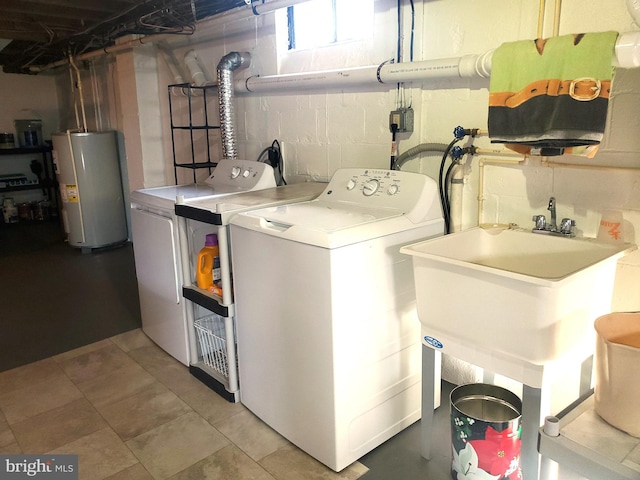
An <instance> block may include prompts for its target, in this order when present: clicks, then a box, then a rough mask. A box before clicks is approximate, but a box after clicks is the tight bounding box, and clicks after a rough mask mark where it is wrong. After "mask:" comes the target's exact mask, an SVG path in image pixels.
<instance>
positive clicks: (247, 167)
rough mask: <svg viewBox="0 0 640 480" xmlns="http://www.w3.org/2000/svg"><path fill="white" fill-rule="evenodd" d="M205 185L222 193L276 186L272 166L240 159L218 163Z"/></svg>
mask: <svg viewBox="0 0 640 480" xmlns="http://www.w3.org/2000/svg"><path fill="white" fill-rule="evenodd" d="M205 183H207V184H208V185H211V186H212V187H213V189H214V190H218V191H221V192H222V193H229V192H234V191H250V190H261V189H263V188H273V187H275V186H276V182H275V175H274V171H273V167H271V165H268V164H266V163H262V162H256V161H251V160H238V159H225V160H221V161H220V162H218V165H217V166H216V168H215V170H214V171H213V173H212V174H211V176H210V177H209V178H208V179H207V180H206V181H205Z"/></svg>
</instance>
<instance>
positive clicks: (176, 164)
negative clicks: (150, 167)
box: [168, 83, 220, 184]
mask: <svg viewBox="0 0 640 480" xmlns="http://www.w3.org/2000/svg"><path fill="white" fill-rule="evenodd" d="M215 88H217V86H216V85H205V86H202V87H198V86H194V85H191V84H189V83H177V84H173V85H169V87H168V93H169V117H170V119H171V146H172V152H173V172H174V177H175V182H176V184H177V183H178V168H188V169H191V170H192V171H193V182H194V183H196V170H199V169H202V168H206V169H208V172H209V174H211V172H212V168H213V167H215V166H216V165H217V164H218V162H217V161H213V160H212V159H211V142H210V138H209V132H210V131H211V130H219V129H220V126H219V125H212V124H211V123H210V122H209V112H208V108H207V99H208V98H210V96H209V97H208V96H207V95H208V92H209V91H210V90H211V89H215ZM174 91H180V92H181V93H182V95H181V96H176V95H174V94H173V92H174ZM196 92H201V93H196ZM177 98H178V99H186V101H187V104H188V112H189V122H188V124H187V125H176V124H175V123H174V105H173V102H174V101H176V99H177ZM194 99H197V100H198V102H200V101H201V102H202V119H201V120H202V121H201V122H199V123H194V105H193V104H194ZM180 131H182V132H186V133H187V134H188V136H189V141H190V144H191V161H184V160H182V159H180V160H179V159H178V158H177V156H176V132H180ZM198 131H203V132H204V137H205V144H206V157H205V158H206V160H205V161H196V150H195V138H194V133H195V132H198Z"/></svg>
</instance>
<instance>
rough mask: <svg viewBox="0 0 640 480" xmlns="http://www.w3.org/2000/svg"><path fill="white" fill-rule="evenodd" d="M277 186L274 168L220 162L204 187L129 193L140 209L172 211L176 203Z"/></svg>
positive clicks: (190, 185) (243, 161)
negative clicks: (177, 201)
mask: <svg viewBox="0 0 640 480" xmlns="http://www.w3.org/2000/svg"><path fill="white" fill-rule="evenodd" d="M275 186H276V182H275V176H274V172H273V167H271V165H267V164H266V163H261V162H255V161H251V160H238V159H225V160H221V161H220V162H219V163H218V165H217V166H216V168H215V170H214V171H213V173H212V174H211V175H210V176H209V178H207V180H205V182H204V183H193V184H186V185H168V186H163V187H152V188H145V189H142V190H136V191H135V192H132V193H131V201H132V202H133V203H137V204H140V205H146V206H150V207H157V208H162V209H170V210H173V209H174V206H175V203H176V200H177V199H180V200H183V199H194V198H201V197H207V198H215V197H220V196H222V195H233V194H237V193H241V192H250V191H255V190H261V189H265V188H273V187H275Z"/></svg>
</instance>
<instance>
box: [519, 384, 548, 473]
mask: <svg viewBox="0 0 640 480" xmlns="http://www.w3.org/2000/svg"><path fill="white" fill-rule="evenodd" d="M548 395H549V393H548V392H546V396H548ZM544 400H548V399H543V389H542V388H534V387H530V386H528V385H522V450H521V453H520V465H521V468H522V478H525V479H526V480H537V479H538V478H540V477H539V475H540V455H539V454H538V429H539V428H540V416H541V412H542V410H543V409H544V411H548V403H549V402H548V401H544Z"/></svg>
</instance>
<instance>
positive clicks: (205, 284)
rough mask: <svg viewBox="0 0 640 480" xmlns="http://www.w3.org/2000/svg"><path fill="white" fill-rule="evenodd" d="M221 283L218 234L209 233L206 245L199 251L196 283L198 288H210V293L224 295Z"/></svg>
mask: <svg viewBox="0 0 640 480" xmlns="http://www.w3.org/2000/svg"><path fill="white" fill-rule="evenodd" d="M220 283H221V277H220V249H219V247H218V236H217V235H216V234H215V233H209V234H207V235H206V237H205V242H204V247H203V248H202V250H200V252H199V253H198V265H197V268H196V284H197V285H198V288H202V289H203V290H208V291H209V292H210V293H214V294H216V295H222V288H220Z"/></svg>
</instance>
